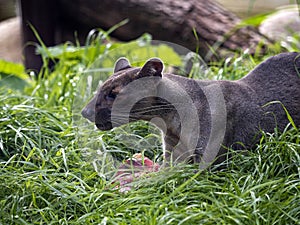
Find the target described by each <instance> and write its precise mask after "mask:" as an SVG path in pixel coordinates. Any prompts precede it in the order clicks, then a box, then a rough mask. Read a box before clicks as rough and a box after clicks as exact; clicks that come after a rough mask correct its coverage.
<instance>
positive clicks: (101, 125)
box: [95, 122, 113, 131]
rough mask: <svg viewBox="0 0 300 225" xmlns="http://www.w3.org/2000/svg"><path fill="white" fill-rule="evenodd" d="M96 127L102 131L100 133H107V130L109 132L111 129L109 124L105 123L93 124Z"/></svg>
mask: <svg viewBox="0 0 300 225" xmlns="http://www.w3.org/2000/svg"><path fill="white" fill-rule="evenodd" d="M95 125H96V127H97V128H98V129H99V130H102V131H108V130H111V129H112V128H113V126H112V124H111V122H106V123H95Z"/></svg>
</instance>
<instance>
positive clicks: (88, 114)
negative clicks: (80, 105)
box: [81, 107, 95, 122]
mask: <svg viewBox="0 0 300 225" xmlns="http://www.w3.org/2000/svg"><path fill="white" fill-rule="evenodd" d="M81 115H82V116H83V117H84V118H86V119H88V120H89V121H91V122H95V109H93V108H91V107H85V108H84V109H83V110H82V111H81Z"/></svg>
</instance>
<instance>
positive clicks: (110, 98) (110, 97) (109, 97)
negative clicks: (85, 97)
mask: <svg viewBox="0 0 300 225" xmlns="http://www.w3.org/2000/svg"><path fill="white" fill-rule="evenodd" d="M116 97H117V93H115V92H112V91H111V92H109V93H108V95H106V97H105V99H106V100H107V101H113V100H115V98H116Z"/></svg>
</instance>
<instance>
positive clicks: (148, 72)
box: [137, 58, 164, 78]
mask: <svg viewBox="0 0 300 225" xmlns="http://www.w3.org/2000/svg"><path fill="white" fill-rule="evenodd" d="M163 69H164V64H163V62H162V61H161V60H160V59H159V58H151V59H149V60H148V61H147V62H146V63H145V65H144V66H143V67H142V69H141V71H140V72H139V73H138V75H137V76H138V78H141V77H150V76H152V77H155V76H156V77H162V71H163Z"/></svg>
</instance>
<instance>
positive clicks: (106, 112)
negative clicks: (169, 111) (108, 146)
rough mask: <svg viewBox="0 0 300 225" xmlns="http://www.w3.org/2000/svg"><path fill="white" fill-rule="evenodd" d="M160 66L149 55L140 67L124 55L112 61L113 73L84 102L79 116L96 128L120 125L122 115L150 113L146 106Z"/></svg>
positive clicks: (134, 117)
mask: <svg viewBox="0 0 300 225" xmlns="http://www.w3.org/2000/svg"><path fill="white" fill-rule="evenodd" d="M163 67H164V66H163V63H162V61H161V60H160V59H158V58H152V59H149V60H148V61H147V62H146V63H145V65H144V66H143V67H142V68H136V67H131V66H130V63H129V62H128V60H127V59H126V58H120V59H119V60H118V61H117V62H116V63H115V67H114V74H113V75H111V76H110V77H109V78H108V80H106V81H105V82H104V83H103V85H102V86H101V87H100V88H99V90H98V91H97V94H96V95H95V96H94V97H93V99H92V100H91V101H90V102H89V103H88V104H87V105H86V106H85V108H84V109H83V110H82V112H81V114H82V116H83V117H85V118H87V119H88V120H90V121H91V122H95V124H96V126H97V127H98V128H99V129H100V130H110V129H112V128H113V126H119V125H122V124H124V123H126V121H127V120H126V118H128V119H130V121H135V120H139V119H145V118H146V117H147V114H151V113H152V111H151V110H149V109H151V106H152V104H153V101H154V99H155V97H154V96H155V90H156V86H157V85H158V83H159V82H160V80H161V78H162V71H163ZM142 78H143V79H142ZM147 109H148V110H147ZM148 116H149V115H148ZM113 117H114V118H113ZM142 117H144V118H142ZM112 118H113V120H112ZM128 122H129V121H128Z"/></svg>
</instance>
